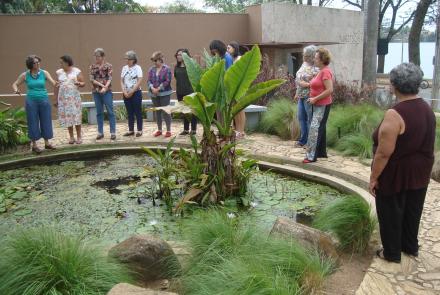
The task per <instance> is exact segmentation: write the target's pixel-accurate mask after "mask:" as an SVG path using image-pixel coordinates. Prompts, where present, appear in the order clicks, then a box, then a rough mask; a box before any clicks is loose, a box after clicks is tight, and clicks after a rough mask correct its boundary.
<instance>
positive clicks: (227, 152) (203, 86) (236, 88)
mask: <svg viewBox="0 0 440 295" xmlns="http://www.w3.org/2000/svg"><path fill="white" fill-rule="evenodd" d="M183 58H184V61H185V65H186V68H187V72H188V77H189V80H190V82H191V84H192V87H193V89H194V91H195V92H194V93H193V94H191V95H188V96H185V97H184V103H185V105H186V106H188V107H190V108H191V111H192V113H193V114H194V115H195V116H196V117H197V118H198V120H199V122H200V123H201V125H202V127H203V138H202V141H201V143H200V145H201V158H202V161H203V163H205V164H206V166H205V168H204V174H206V175H215V178H214V181H213V183H212V184H211V188H210V189H209V191H208V194H209V197H208V199H209V200H210V202H212V203H219V202H221V201H224V200H225V199H226V198H228V197H237V194H238V186H237V178H236V175H237V169H238V168H237V165H238V164H237V161H236V153H235V132H234V130H233V129H232V121H233V119H234V117H235V116H236V115H237V114H238V113H239V112H240V111H242V110H243V109H245V108H246V107H247V106H248V105H250V104H252V103H253V102H255V101H256V100H257V99H258V98H259V97H261V96H263V95H265V94H266V93H268V92H270V91H272V90H274V89H275V88H277V87H279V86H280V85H282V84H283V83H284V82H285V81H284V80H281V79H278V80H276V79H275V80H269V81H265V82H261V83H257V84H254V85H252V83H253V82H254V80H255V79H256V78H257V76H258V73H259V71H260V66H261V53H260V49H259V48H258V46H254V47H253V48H252V50H250V51H248V52H247V53H246V54H244V55H243V56H242V57H241V58H240V59H239V60H238V61H237V62H236V63H234V64H233V65H232V66H231V67H230V68H229V69H228V70H226V71H225V61H224V60H219V59H218V58H214V57H209V56H208V55H207V54H205V64H206V65H207V68H206V69H203V68H202V67H201V66H200V65H199V64H198V63H197V62H196V61H195V60H194V59H192V58H190V57H189V56H188V55H186V54H184V55H183ZM215 115H216V118H214V116H215ZM212 125H215V126H216V127H217V130H218V133H217V134H216V133H214V131H213V130H212ZM192 193H194V191H193V192H192ZM206 193H207V192H206V191H200V192H199V194H198V195H196V196H194V197H193V198H192V199H193V201H197V202H201V201H202V200H203V199H204V198H205V195H206Z"/></svg>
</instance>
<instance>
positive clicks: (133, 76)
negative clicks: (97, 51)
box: [121, 50, 143, 137]
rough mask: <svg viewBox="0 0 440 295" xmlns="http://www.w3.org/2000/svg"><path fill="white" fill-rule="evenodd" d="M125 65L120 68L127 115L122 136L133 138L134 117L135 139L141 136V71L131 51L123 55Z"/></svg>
mask: <svg viewBox="0 0 440 295" xmlns="http://www.w3.org/2000/svg"><path fill="white" fill-rule="evenodd" d="M125 59H126V60H127V65H125V66H124V67H123V68H122V73H121V89H122V93H123V98H124V104H125V107H126V109H127V114H128V132H127V133H125V134H124V136H133V135H135V133H134V119H135V117H136V125H137V126H136V127H137V132H136V137H139V136H141V135H142V90H141V87H140V86H141V83H142V77H143V75H142V69H141V67H140V66H139V65H138V64H137V56H136V52H134V51H133V50H130V51H127V53H125Z"/></svg>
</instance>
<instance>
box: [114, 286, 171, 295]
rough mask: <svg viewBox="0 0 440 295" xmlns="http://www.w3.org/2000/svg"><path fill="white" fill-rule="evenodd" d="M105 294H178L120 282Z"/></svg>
mask: <svg viewBox="0 0 440 295" xmlns="http://www.w3.org/2000/svg"><path fill="white" fill-rule="evenodd" d="M107 295H178V294H177V293H171V292H166V291H157V290H151V289H144V288H141V287H138V286H134V285H130V284H127V283H120V284H117V285H115V286H114V287H113V288H112V289H111V290H110V291H109V292H108V293H107Z"/></svg>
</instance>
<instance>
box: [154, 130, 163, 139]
mask: <svg viewBox="0 0 440 295" xmlns="http://www.w3.org/2000/svg"><path fill="white" fill-rule="evenodd" d="M161 135H162V131H160V130H157V131H156V132H154V133H153V136H154V137H158V136H161Z"/></svg>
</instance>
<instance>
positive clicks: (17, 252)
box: [0, 228, 131, 295]
mask: <svg viewBox="0 0 440 295" xmlns="http://www.w3.org/2000/svg"><path fill="white" fill-rule="evenodd" d="M0 251H1V253H2V254H1V256H0V294H2V295H43V294H44V295H45V294H51V295H52V294H53V295H58V294H59V295H61V294H70V295H86V294H87V295H95V294H96V295H98V294H106V293H107V292H108V291H109V290H110V289H111V288H112V287H113V286H114V285H115V284H117V283H120V282H130V281H131V279H130V277H129V274H128V272H127V270H126V269H125V268H124V267H122V266H121V265H119V264H117V263H116V262H114V261H112V260H110V258H108V257H107V256H106V255H105V254H104V252H103V251H102V249H98V248H97V247H96V246H92V245H91V244H88V243H86V242H84V241H83V240H82V239H81V238H78V237H73V236H68V235H65V234H62V233H61V232H60V231H57V230H55V229H48V228H38V229H30V230H28V229H26V230H24V229H21V230H19V231H17V232H15V233H13V234H12V235H11V236H9V237H7V238H5V239H4V240H3V241H2V244H1V245H0Z"/></svg>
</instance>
